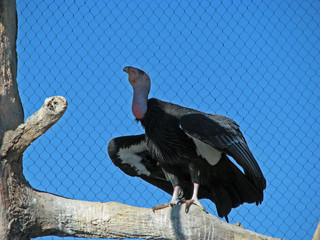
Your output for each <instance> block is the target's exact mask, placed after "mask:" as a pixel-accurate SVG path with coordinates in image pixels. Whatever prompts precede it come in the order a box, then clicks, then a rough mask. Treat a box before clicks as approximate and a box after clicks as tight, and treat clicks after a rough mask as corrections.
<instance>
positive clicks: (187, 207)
mask: <svg viewBox="0 0 320 240" xmlns="http://www.w3.org/2000/svg"><path fill="white" fill-rule="evenodd" d="M185 203H186V210H185V211H186V213H188V212H189V210H190V207H191V205H192V204H194V205H196V206H198V207H200V208H201V209H202V210H203V211H204V212H206V213H208V212H207V210H206V209H205V208H204V207H203V206H202V205H201V203H200V202H199V201H198V200H194V199H190V200H186V201H185Z"/></svg>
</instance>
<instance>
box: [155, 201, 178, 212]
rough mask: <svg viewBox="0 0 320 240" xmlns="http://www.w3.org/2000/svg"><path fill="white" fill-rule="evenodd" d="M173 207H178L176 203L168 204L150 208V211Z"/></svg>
mask: <svg viewBox="0 0 320 240" xmlns="http://www.w3.org/2000/svg"><path fill="white" fill-rule="evenodd" d="M175 205H178V202H177V203H172V202H169V203H164V204H160V205H157V206H154V207H152V211H153V212H155V211H156V210H161V209H164V208H167V207H173V206H175Z"/></svg>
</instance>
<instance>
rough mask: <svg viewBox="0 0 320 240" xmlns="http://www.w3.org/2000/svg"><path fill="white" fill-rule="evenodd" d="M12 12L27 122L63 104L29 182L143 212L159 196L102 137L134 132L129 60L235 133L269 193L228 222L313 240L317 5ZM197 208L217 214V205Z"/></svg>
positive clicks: (319, 127)
mask: <svg viewBox="0 0 320 240" xmlns="http://www.w3.org/2000/svg"><path fill="white" fill-rule="evenodd" d="M17 9H18V40H17V51H18V79H17V80H18V84H19V91H20V96H21V99H22V102H23V105H24V111H25V116H26V118H27V117H29V116H30V115H32V114H33V113H34V112H36V111H37V110H38V109H39V108H40V107H41V106H42V105H43V102H44V100H45V98H47V97H50V96H55V95H61V96H64V97H65V98H66V99H67V101H68V103H69V106H68V109H67V111H66V113H65V115H64V116H63V117H62V119H61V120H60V121H59V122H58V123H57V124H56V125H54V126H53V127H52V128H51V129H50V130H49V131H48V132H47V133H46V134H45V135H44V136H42V137H40V138H39V139H38V140H37V141H35V142H34V143H33V145H32V146H31V147H30V148H29V149H28V150H27V151H26V152H25V154H24V174H25V176H26V178H27V180H28V181H29V182H30V183H31V185H32V186H33V187H35V188H37V189H39V190H44V191H48V192H51V193H55V194H59V195H62V196H65V197H70V198H74V199H84V200H89V201H103V202H108V201H118V202H122V203H126V204H130V205H134V206H141V207H148V208H150V207H152V206H154V205H156V204H161V203H165V202H167V201H169V199H170V196H169V195H167V194H165V193H163V192H162V191H161V190H158V189H156V188H155V187H153V186H151V185H149V184H147V183H144V182H143V181H141V180H139V179H137V178H131V177H128V176H125V175H124V174H123V173H122V172H121V171H120V170H119V169H117V168H116V167H115V166H113V164H112V163H111V161H110V159H109V157H108V155H107V151H106V147H107V144H108V141H109V140H110V139H112V138H114V137H118V136H122V135H130V134H140V133H142V132H143V129H142V128H141V127H140V126H139V125H138V124H137V123H136V122H135V121H134V117H133V115H132V114H131V101H132V89H131V86H130V85H129V83H128V80H127V75H126V74H125V73H124V72H123V71H122V69H123V67H124V66H127V65H132V66H136V67H139V68H142V69H143V70H145V71H146V72H147V73H148V74H149V75H150V77H151V79H152V87H151V94H150V96H151V97H157V98H159V99H162V100H165V101H171V102H174V103H177V104H180V105H183V106H188V107H192V108H196V109H199V110H202V111H205V112H209V113H218V114H222V115H226V116H228V117H230V118H232V119H234V120H235V121H236V122H237V123H238V124H239V125H240V126H241V130H242V132H243V133H244V135H245V137H246V139H247V141H248V144H249V147H250V148H251V150H252V152H253V154H254V156H255V157H256V159H257V161H258V162H259V164H260V166H261V168H262V171H263V173H264V174H265V177H266V179H267V189H266V191H265V200H264V201H263V203H262V205H260V206H258V207H257V206H255V205H248V204H245V205H243V206H240V207H239V208H237V209H234V210H233V211H232V212H231V214H230V216H229V219H230V221H231V222H241V223H242V224H243V225H244V226H245V227H246V228H248V229H251V230H254V231H257V232H259V233H262V234H266V235H270V236H274V237H282V238H286V239H311V236H312V235H313V233H314V231H315V228H316V226H317V224H318V221H319V216H320V209H319V203H320V194H319V192H320V178H319V175H320V164H319V158H320V151H319V143H320V137H319V132H320V122H319V117H320V110H319V106H320V101H319V99H320V52H319V51H320V41H319V38H320V27H319V26H320V15H319V9H320V3H319V2H317V1H268V3H267V2H262V1H256V2H254V3H253V2H249V1H244V2H242V3H240V2H230V1H223V2H222V1H221V2H217V1H215V3H211V1H192V2H187V1H185V2H184V3H181V2H180V1H153V2H152V3H149V2H147V1H121V2H120V3H118V1H108V2H107V3H104V2H103V1H74V2H72V1H68V2H65V1H47V0H45V1H41V3H38V1H20V0H18V1H17ZM202 202H203V203H204V205H205V206H206V207H207V209H208V210H209V212H211V213H212V214H214V215H216V209H215V206H214V204H213V203H211V202H207V201H202ZM39 239H40V238H39ZM41 239H60V238H58V237H44V238H41Z"/></svg>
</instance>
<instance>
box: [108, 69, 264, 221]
mask: <svg viewBox="0 0 320 240" xmlns="http://www.w3.org/2000/svg"><path fill="white" fill-rule="evenodd" d="M123 70H124V72H126V73H128V75H129V82H130V84H131V85H132V87H133V102H132V113H133V115H134V116H135V118H136V120H137V121H139V122H140V123H141V124H142V126H143V127H144V129H145V133H144V134H141V135H134V136H123V137H118V138H115V139H112V140H111V141H110V142H109V145H108V152H109V156H110V158H111V160H112V161H113V163H114V164H115V165H116V166H118V167H119V168H120V169H121V170H122V171H124V172H125V173H126V174H128V175H130V176H138V177H140V178H142V179H143V180H145V181H147V182H149V183H151V184H152V185H154V186H156V187H158V188H160V189H162V190H164V191H165V192H167V193H169V194H172V199H171V201H170V202H169V203H167V204H162V205H159V206H155V207H154V208H153V209H154V210H158V209H161V208H164V207H168V206H174V205H176V204H178V203H179V202H183V203H186V212H188V211H189V208H190V206H191V205H192V204H194V205H197V206H199V207H200V208H201V209H203V210H204V211H205V208H204V207H203V206H202V205H201V203H200V202H199V199H201V198H206V199H210V200H211V201H212V202H214V203H215V205H216V208H217V212H218V215H219V216H220V217H225V218H226V220H227V221H228V218H227V216H228V214H229V213H230V211H231V209H232V208H236V207H238V206H239V205H240V204H242V203H244V202H247V203H256V204H257V205H258V204H260V203H261V202H262V200H263V190H264V189H265V188H266V180H265V178H264V176H263V174H262V172H261V170H260V167H259V165H258V163H257V162H256V160H255V158H254V157H253V155H252V153H251V151H250V150H249V147H248V145H247V143H246V140H245V139H244V137H243V135H242V133H241V132H240V130H239V126H238V124H237V123H235V122H234V121H233V120H231V119H229V118H227V117H224V116H221V115H215V114H207V113H203V112H200V111H197V110H194V109H190V108H186V107H182V106H179V105H176V104H173V103H168V102H164V101H160V100H158V99H155V98H151V99H148V94H149V91H150V84H151V82H150V78H149V76H148V75H147V74H146V73H145V72H144V71H142V70H140V69H137V68H134V67H125V68H124V69H123ZM228 156H231V157H232V158H233V159H234V160H235V161H236V162H237V163H238V164H239V165H240V166H241V167H242V168H243V172H242V171H241V170H239V169H238V167H237V166H236V165H235V164H234V163H233V162H232V161H231V160H230V159H229V158H228Z"/></svg>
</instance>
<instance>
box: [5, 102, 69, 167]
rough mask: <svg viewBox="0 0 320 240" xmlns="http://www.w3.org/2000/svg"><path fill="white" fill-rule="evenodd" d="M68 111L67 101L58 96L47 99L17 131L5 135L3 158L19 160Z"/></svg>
mask: <svg viewBox="0 0 320 240" xmlns="http://www.w3.org/2000/svg"><path fill="white" fill-rule="evenodd" d="M66 109H67V100H66V99H65V98H64V97H61V96H56V97H50V98H47V99H46V100H45V102H44V105H43V106H42V107H41V108H40V109H39V111H37V112H36V113H35V114H33V115H32V116H31V117H30V118H28V120H27V121H26V122H25V123H23V124H20V125H19V126H18V128H17V129H16V130H15V131H7V132H6V133H5V136H4V139H3V144H2V149H1V156H2V157H3V158H7V159H10V160H12V161H13V160H17V159H19V157H20V156H21V155H22V153H23V152H24V151H25V150H26V149H27V147H28V146H30V145H31V143H32V142H33V141H34V140H36V139H37V138H38V137H40V136H41V135H42V134H44V133H45V132H46V131H47V130H48V129H49V128H50V127H51V126H52V125H53V124H55V123H56V122H57V121H58V120H59V119H60V118H61V117H62V115H63V114H64V112H65V111H66Z"/></svg>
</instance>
